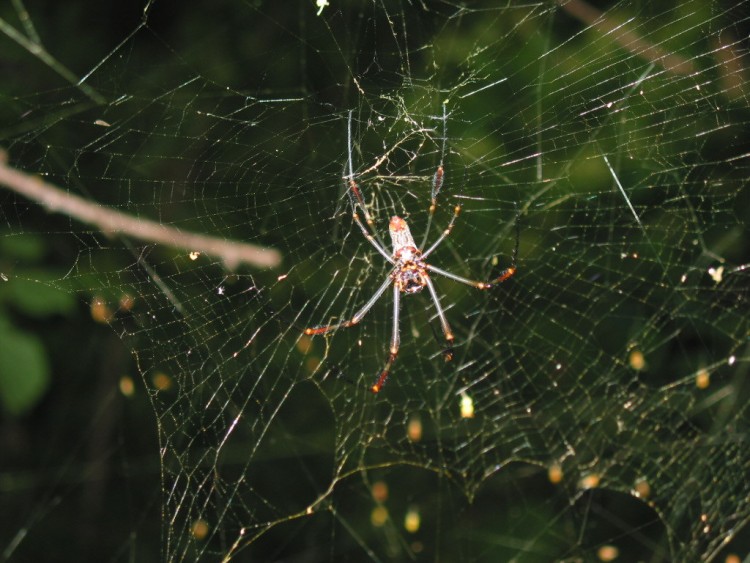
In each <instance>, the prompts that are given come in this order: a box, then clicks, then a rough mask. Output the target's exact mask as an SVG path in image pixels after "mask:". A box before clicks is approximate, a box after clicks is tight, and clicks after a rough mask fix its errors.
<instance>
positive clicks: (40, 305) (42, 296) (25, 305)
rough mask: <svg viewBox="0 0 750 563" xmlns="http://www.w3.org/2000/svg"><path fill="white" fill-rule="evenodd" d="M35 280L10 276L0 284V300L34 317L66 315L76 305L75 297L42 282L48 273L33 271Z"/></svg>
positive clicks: (48, 275)
mask: <svg viewBox="0 0 750 563" xmlns="http://www.w3.org/2000/svg"><path fill="white" fill-rule="evenodd" d="M34 277H36V278H39V279H35V280H30V279H23V278H17V277H15V278H10V280H8V281H7V282H4V283H1V284H0V300H3V301H5V302H7V303H10V304H11V305H12V306H13V307H14V308H15V309H17V310H18V311H21V312H23V313H26V314H28V315H31V316H34V317H46V316H49V315H55V314H60V315H68V314H70V313H71V312H72V311H73V310H75V307H76V300H75V297H74V296H73V295H72V294H71V293H66V292H65V291H62V290H60V289H57V288H55V287H53V286H51V285H47V284H46V283H43V281H42V280H43V279H44V278H45V277H50V278H51V277H52V276H51V275H50V274H49V273H45V272H34Z"/></svg>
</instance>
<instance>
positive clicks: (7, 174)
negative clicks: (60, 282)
mask: <svg viewBox="0 0 750 563" xmlns="http://www.w3.org/2000/svg"><path fill="white" fill-rule="evenodd" d="M0 184H2V185H4V186H5V187H7V188H9V189H11V190H12V191H14V192H16V193H18V194H20V195H22V196H24V197H26V198H28V199H30V200H32V201H35V202H36V203H38V204H40V205H41V206H42V207H44V208H45V209H47V210H48V211H51V212H54V213H63V214H65V215H68V216H69V217H72V218H73V219H76V220H77V221H81V222H82V223H87V224H89V225H93V226H95V227H97V228H98V229H99V230H100V231H102V232H103V233H105V234H108V235H109V234H116V235H122V236H126V237H132V238H135V239H138V240H142V241H147V242H155V243H158V244H164V245H167V246H171V247H173V248H179V249H181V250H186V251H188V252H201V253H205V254H208V255H209V256H214V257H216V258H219V259H220V260H221V261H222V262H223V263H224V266H225V267H226V268H227V269H228V270H234V269H236V268H237V266H239V265H240V264H249V265H251V266H255V267H256V268H275V267H277V266H279V265H280V264H281V253H279V251H278V250H276V249H273V248H264V247H262V246H257V245H254V244H249V243H245V242H236V241H232V240H227V239H222V238H217V237H211V236H207V235H201V234H197V233H191V232H187V231H182V230H180V229H176V228H174V227H168V226H165V225H161V224H159V223H157V222H155V221H151V220H149V219H138V218H136V217H132V216H130V215H127V214H125V213H122V212H120V211H116V210H114V209H111V208H109V207H105V206H103V205H99V204H97V203H93V202H91V201H89V200H86V199H84V198H82V197H80V196H77V195H74V194H71V193H68V192H66V191H64V190H61V189H60V188H58V187H57V186H53V185H52V184H48V183H47V182H45V181H44V180H42V179H41V178H39V177H38V176H33V175H31V174H27V173H25V172H21V171H20V170H16V169H15V168H11V167H9V166H8V165H7V163H6V155H5V154H4V153H2V154H0Z"/></svg>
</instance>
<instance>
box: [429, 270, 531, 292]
mask: <svg viewBox="0 0 750 563" xmlns="http://www.w3.org/2000/svg"><path fill="white" fill-rule="evenodd" d="M426 268H427V269H428V270H429V271H431V272H435V273H436V274H440V275H441V276H445V277H446V278H450V279H452V280H454V281H457V282H460V283H465V284H466V285H470V286H472V287H476V288H477V289H490V288H491V287H495V286H496V285H499V284H501V283H503V282H504V281H505V280H507V279H508V278H510V277H512V276H513V275H514V274H515V273H516V267H515V266H511V267H510V268H505V269H504V270H503V271H502V272H500V275H499V276H497V277H496V278H495V279H493V280H490V281H488V282H483V281H475V280H470V279H468V278H464V277H461V276H457V275H456V274H452V273H450V272H446V271H445V270H441V269H440V268H436V267H435V266H431V265H430V264H427V265H426Z"/></svg>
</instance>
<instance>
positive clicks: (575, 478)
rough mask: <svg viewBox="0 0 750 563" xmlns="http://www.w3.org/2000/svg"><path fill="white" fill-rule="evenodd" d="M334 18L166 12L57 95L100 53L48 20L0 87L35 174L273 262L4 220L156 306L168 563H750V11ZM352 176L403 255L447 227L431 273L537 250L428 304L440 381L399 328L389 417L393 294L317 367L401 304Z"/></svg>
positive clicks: (382, 233) (118, 291) (382, 10)
mask: <svg viewBox="0 0 750 563" xmlns="http://www.w3.org/2000/svg"><path fill="white" fill-rule="evenodd" d="M330 4H331V5H330V6H322V7H320V11H321V13H320V14H319V15H318V14H317V13H316V11H317V10H318V8H317V7H316V6H315V3H314V2H312V1H305V2H302V1H300V2H294V3H283V5H282V3H260V2H259V3H255V4H252V3H246V4H242V5H232V6H229V5H227V6H213V7H211V8H208V9H206V10H205V11H202V10H201V12H200V16H201V19H200V20H198V19H196V17H195V16H196V14H195V13H194V10H195V9H196V8H195V7H193V11H191V10H190V8H189V7H188V6H187V5H185V7H183V6H182V5H181V6H179V7H174V6H170V7H169V8H168V7H167V5H166V4H161V3H158V2H156V3H145V4H144V5H143V6H141V7H140V8H141V9H142V13H139V14H130V15H128V16H129V17H130V16H132V19H127V17H125V20H126V21H129V22H131V23H128V24H127V25H126V26H125V27H124V29H123V30H122V31H123V32H122V33H121V34H120V35H119V36H115V37H119V38H118V39H116V40H112V38H107V39H108V40H109V42H108V43H106V44H107V45H108V47H106V48H105V49H100V50H93V51H91V50H89V51H88V52H80V51H76V52H71V53H66V55H65V56H66V57H68V58H66V59H65V60H64V62H63V58H62V53H63V51H62V49H63V42H64V41H66V40H67V39H68V38H69V36H71V35H76V33H78V34H80V33H81V32H80V29H82V27H83V25H84V24H83V23H82V22H68V23H67V24H66V25H70V26H71V28H70V29H65V30H55V31H54V33H53V30H52V28H51V26H52V25H53V24H52V23H51V21H47V19H46V16H44V15H43V14H42V12H39V13H38V14H34V13H32V14H31V20H30V21H31V22H33V24H35V25H36V26H38V27H39V28H40V29H43V30H44V31H45V32H46V33H48V34H49V39H47V38H46V36H45V37H43V39H44V42H45V47H46V51H44V52H42V53H39V52H35V51H33V50H32V51H31V52H29V50H28V49H24V48H23V44H22V43H21V47H20V48H19V47H18V46H17V45H18V44H19V41H15V42H13V45H16V47H14V49H16V50H17V55H16V56H17V58H18V60H19V61H21V62H20V63H17V64H19V65H23V68H24V69H26V68H29V69H32V70H31V71H32V72H34V73H40V68H42V69H44V72H45V73H46V74H44V76H41V75H40V77H38V78H37V77H36V76H35V77H34V79H31V78H30V79H28V81H24V82H22V83H20V84H18V85H16V86H14V87H8V92H9V93H6V102H8V103H7V107H6V109H5V111H4V116H5V119H4V128H3V131H4V135H3V137H4V146H5V148H6V149H7V151H8V155H9V162H10V164H11V165H12V166H13V167H15V168H17V169H20V170H23V171H27V172H30V173H33V174H38V175H40V176H41V177H42V178H43V179H44V180H45V181H47V182H49V183H51V184H54V185H57V186H59V187H61V188H62V189H63V190H65V191H66V192H67V193H71V194H78V195H81V196H83V197H84V198H87V199H90V200H92V201H94V202H96V203H97V204H100V205H101V206H104V207H106V208H111V209H114V210H117V211H120V212H122V213H125V214H127V215H129V216H132V217H134V218H136V219H139V220H143V221H147V220H149V221H156V222H158V223H159V224H161V225H162V226H165V227H172V228H177V229H180V230H182V231H185V232H188V231H189V232H197V233H205V234H208V235H212V236H214V237H218V238H220V239H225V240H226V241H229V242H230V243H231V242H232V241H236V242H240V241H241V242H249V243H253V244H256V245H259V246H262V247H264V248H266V249H269V251H270V250H271V249H273V250H274V251H277V252H278V253H280V256H281V259H282V261H281V263H280V264H279V265H276V266H274V267H271V268H257V267H254V266H253V265H252V264H240V263H229V262H227V261H226V260H222V259H221V258H218V257H217V256H215V255H212V254H211V253H210V252H205V251H204V249H202V248H199V247H196V248H195V249H194V252H193V253H191V252H189V251H188V250H186V249H184V248H182V249H175V248H172V247H169V246H165V245H160V244H154V243H149V242H144V241H142V240H137V239H135V238H133V237H129V236H111V233H106V232H101V231H100V230H99V229H97V228H93V227H91V226H87V225H84V224H82V223H80V222H79V221H77V220H76V219H75V218H72V217H68V216H62V215H55V216H52V215H50V216H45V215H44V213H43V212H42V211H40V207H39V205H38V203H36V202H32V201H29V200H28V199H26V198H24V197H22V196H20V195H18V194H15V193H13V192H8V191H4V193H3V195H2V222H3V224H4V231H5V232H4V234H3V237H6V238H11V239H12V238H13V237H16V236H19V235H22V234H26V233H29V232H37V233H41V234H44V235H46V236H49V237H51V238H54V239H55V240H56V241H57V242H56V244H57V245H59V246H60V247H64V250H61V251H60V254H61V255H62V256H63V257H64V256H66V255H67V256H69V259H68V260H67V268H68V270H67V273H66V274H65V275H60V276H58V277H57V278H56V279H54V280H53V281H52V282H49V283H51V284H52V285H53V286H55V287H58V288H62V289H64V290H66V291H68V292H75V293H76V294H79V295H81V296H82V297H83V299H84V300H86V301H91V300H92V299H94V296H101V295H104V296H107V298H108V299H110V300H112V301H113V302H114V301H115V300H118V299H120V298H121V297H122V296H123V295H127V296H130V297H132V299H133V306H132V308H131V309H130V310H129V311H128V312H127V313H121V314H119V315H117V316H116V317H115V318H113V319H112V321H111V325H112V327H113V329H114V331H115V332H116V333H117V334H118V335H119V336H120V337H121V338H122V340H123V341H124V342H125V344H126V345H127V347H128V348H129V349H130V350H131V351H132V354H133V356H134V358H135V360H136V362H137V365H138V369H139V371H140V373H141V375H142V377H143V382H144V385H145V388H146V389H147V390H148V393H149V397H150V404H151V407H152V410H151V412H152V416H151V417H150V419H149V423H150V424H151V425H152V426H155V427H156V429H157V431H158V437H159V447H160V449H159V452H158V455H159V468H160V475H161V481H160V487H161V498H160V500H159V502H160V503H161V507H162V510H161V522H160V525H161V527H162V538H161V550H162V553H161V557H162V558H163V559H165V560H169V561H183V560H185V561H195V560H201V561H203V560H205V561H216V560H234V559H237V560H250V559H252V560H271V559H274V560H282V559H286V560H303V559H304V560H332V559H333V560H336V559H351V560H384V559H399V560H409V559H414V558H429V559H435V560H437V559H442V560H450V561H454V560H455V561H457V560H493V561H498V560H517V561H550V560H590V559H592V558H598V559H600V560H612V558H613V557H614V558H618V557H619V559H618V560H625V561H629V560H636V559H641V560H646V559H648V560H651V561H676V560H717V559H725V560H727V561H729V560H730V559H729V558H730V557H737V555H736V554H740V555H744V554H746V553H747V550H748V543H749V542H750V537H749V536H748V533H747V529H746V528H747V522H748V518H749V517H750V502H749V501H750V481H748V478H747V477H748V471H749V470H750V456H749V454H748V451H749V448H748V446H747V432H748V422H750V420H749V413H748V409H747V399H748V386H747V384H746V383H745V378H746V377H747V366H748V362H747V360H748V348H747V346H748V340H747V339H748V334H749V332H748V322H747V311H748V287H749V285H748V275H747V270H746V266H745V265H746V264H747V262H748V260H749V258H750V257H749V256H748V246H747V220H748V205H747V202H748V192H747V178H748V168H747V162H748V154H749V153H748V146H749V145H748V136H747V128H748V119H749V117H750V115H749V112H748V103H747V102H748V89H749V88H750V81H749V80H748V69H747V61H748V59H747V56H746V52H747V48H748V43H747V36H748V21H749V20H748V10H747V7H746V6H745V5H744V4H743V3H741V2H738V3H732V2H718V1H713V2H710V1H705V2H690V1H689V2H673V3H669V2H668V3H652V2H639V1H628V0H626V1H622V2H609V3H607V2H604V3H597V6H594V5H593V4H588V3H585V2H582V1H571V2H568V3H564V2H561V3H556V2H538V3H527V4H521V3H507V4H503V3H499V2H472V3H461V2H448V1H443V2H434V3H421V2H414V3H389V2H335V1H333V0H331V2H330ZM16 9H18V5H17V6H16ZM18 13H19V12H17V11H16V12H15V16H16V17H17V15H18ZM76 13H79V14H80V13H81V12H80V11H77V12H76ZM84 13H85V10H84ZM13 15H14V14H10V15H8V14H6V16H8V20H9V23H8V24H6V25H14V26H18V27H17V29H26V32H27V35H28V28H24V27H22V24H21V23H20V20H16V21H14V20H13V19H12V18H11V17H10V16H13ZM138 18H142V19H140V20H139V19H138ZM139 21H140V23H138V22H139ZM8 35H9V34H8V32H7V31H6V32H5V37H6V39H7V43H8V45H10V44H11V39H12V38H11V39H8ZM9 48H10V47H9ZM97 49H99V48H98V47H97ZM14 52H16V51H14ZM48 53H51V54H53V55H56V56H57V54H58V53H60V58H59V60H58V59H57V58H52V59H50V58H49V57H48V55H47V54H48ZM66 65H68V66H70V68H74V69H77V70H70V71H68V66H66ZM66 72H70V73H71V75H72V76H73V78H74V79H73V80H68V81H66ZM349 115H351V138H350V139H349V138H348V134H347V128H348V119H349ZM350 153H351V166H352V169H353V174H354V177H355V179H356V181H357V184H358V185H359V187H360V189H361V192H362V195H363V198H364V200H365V202H366V205H367V208H368V210H369V213H370V214H371V215H372V218H373V221H374V225H373V228H374V231H375V232H376V233H377V235H376V236H377V237H379V239H380V241H381V242H382V244H384V245H385V247H386V248H388V249H390V241H389V238H388V235H387V226H388V221H389V219H390V217H391V216H392V215H398V216H400V217H403V218H405V219H406V220H407V221H408V223H409V226H410V228H411V231H412V233H413V234H414V237H415V239H416V241H417V242H418V243H420V242H422V239H423V237H424V236H425V233H426V232H427V237H426V241H427V246H429V245H430V244H432V242H434V241H435V240H436V239H437V237H438V236H439V235H440V233H441V232H442V230H443V229H445V228H446V226H447V224H448V222H449V221H450V218H451V215H452V213H453V208H454V206H455V205H457V204H460V205H461V206H462V210H461V215H460V217H459V218H458V220H457V221H456V224H455V228H454V229H453V232H452V233H451V234H450V236H449V237H448V238H447V239H446V240H445V241H444V242H443V244H441V246H440V247H439V248H438V249H437V250H436V251H435V252H434V253H433V254H431V256H430V257H429V262H430V263H431V264H434V265H435V266H438V267H439V268H442V269H445V270H447V271H450V272H452V273H454V274H457V275H460V276H463V277H467V278H470V279H474V280H490V279H492V278H493V277H495V276H497V275H498V273H499V272H500V271H502V270H503V269H504V268H507V267H508V266H509V265H510V263H511V255H512V253H513V248H514V245H515V226H516V223H517V224H518V228H519V232H520V249H519V252H518V272H517V274H516V275H515V276H514V277H513V278H511V279H510V280H508V281H506V282H504V283H503V284H501V285H500V286H498V287H496V288H493V289H491V290H489V291H479V290H476V289H474V288H471V287H468V286H466V285H462V284H460V283H456V282H454V281H452V280H450V279H446V278H445V277H441V276H437V275H434V276H433V277H432V278H433V281H434V283H435V285H436V287H437V291H438V294H439V297H440V300H441V303H442V305H443V307H444V308H445V310H446V315H447V318H448V320H449V322H450V323H451V327H452V329H453V331H454V334H455V344H454V358H453V361H451V362H446V361H444V354H443V352H444V344H443V339H442V336H441V332H440V324H439V322H438V319H437V318H436V313H435V309H434V307H433V305H432V303H431V301H430V299H429V295H428V294H427V292H426V291H425V292H422V293H421V294H418V295H404V296H402V297H403V299H402V306H401V314H400V326H401V332H400V333H401V348H400V352H399V355H398V358H397V360H396V362H395V364H394V367H393V371H392V373H391V376H390V378H389V380H388V382H387V385H386V386H385V387H384V388H383V389H382V391H381V392H380V393H379V394H378V395H373V394H372V393H371V392H370V387H371V385H372V384H373V382H374V381H375V379H376V377H377V374H378V373H379V372H380V370H381V369H382V368H383V365H384V364H385V361H386V359H387V356H388V347H389V340H390V336H391V327H392V323H393V312H392V305H391V299H392V297H391V292H390V291H387V292H386V293H385V294H384V297H382V298H381V299H380V300H379V301H378V302H377V303H376V304H375V305H374V307H373V308H372V309H371V310H370V311H369V313H368V314H367V315H366V316H365V317H364V318H363V319H362V321H361V322H360V323H359V324H357V325H356V326H354V327H351V328H347V329H341V330H338V331H336V332H333V333H330V334H328V335H325V336H313V337H308V336H305V335H304V334H303V331H304V329H305V328H306V327H314V326H321V325H326V324H328V323H334V322H338V321H342V320H345V319H349V318H351V316H352V315H353V314H354V313H355V312H356V311H357V310H359V309H360V308H361V307H362V306H363V305H364V304H365V303H366V302H367V300H368V299H369V298H370V297H371V296H372V295H373V293H374V292H375V291H376V289H377V288H378V287H379V286H380V284H381V283H383V280H385V278H386V276H387V275H388V273H389V271H390V266H389V265H388V264H387V263H386V261H385V260H384V259H383V258H382V256H380V255H379V254H378V253H377V252H376V251H375V249H374V248H373V247H372V246H371V245H370V244H369V243H368V241H367V240H366V239H365V238H364V237H363V236H362V233H361V232H360V231H359V229H358V227H357V225H356V224H355V223H354V222H353V221H352V217H351V213H352V208H351V206H350V199H349V194H348V193H347V189H348V186H347V183H346V179H347V177H348V175H349V158H350V157H349V155H350ZM439 164H442V165H443V167H444V170H445V179H444V184H443V185H442V189H441V190H440V192H439V194H437V208H436V211H435V214H434V217H432V218H430V213H429V206H430V198H431V195H432V194H431V190H432V188H433V175H434V174H435V171H436V169H437V166H438V165H439ZM63 262H65V260H63ZM18 275H21V276H22V275H23V274H20V273H19V274H18ZM27 277H28V278H29V279H32V280H33V279H35V278H34V277H33V276H27ZM165 381H168V382H169V384H165V383H164V382H165ZM153 453H154V455H155V456H156V455H157V452H153ZM154 479H158V476H157V475H154ZM45 502H51V501H45ZM34 532H35V529H34V527H33V526H32V527H31V528H30V529H28V530H24V535H25V536H26V539H25V540H24V541H23V542H20V545H18V546H16V545H14V547H13V550H11V551H16V550H18V553H23V549H24V546H25V545H26V544H27V543H28V542H30V538H33V536H34ZM134 543H137V540H135V541H134ZM6 553H8V552H7V550H6ZM737 560H739V559H737Z"/></svg>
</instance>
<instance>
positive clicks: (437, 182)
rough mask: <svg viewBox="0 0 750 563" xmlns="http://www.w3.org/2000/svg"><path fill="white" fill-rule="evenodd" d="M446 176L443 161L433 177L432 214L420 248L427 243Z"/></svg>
mask: <svg viewBox="0 0 750 563" xmlns="http://www.w3.org/2000/svg"><path fill="white" fill-rule="evenodd" d="M444 178H445V172H444V171H443V163H442V161H441V162H440V165H439V166H438V167H437V170H436V171H435V174H434V175H433V177H432V194H431V199H430V215H429V216H428V218H427V227H426V228H425V230H424V237H423V238H422V244H421V246H420V248H424V245H425V244H427V237H428V236H429V234H430V227H431V226H432V216H433V215H435V209H436V208H437V197H438V194H439V193H440V188H442V187H443V179H444Z"/></svg>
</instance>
